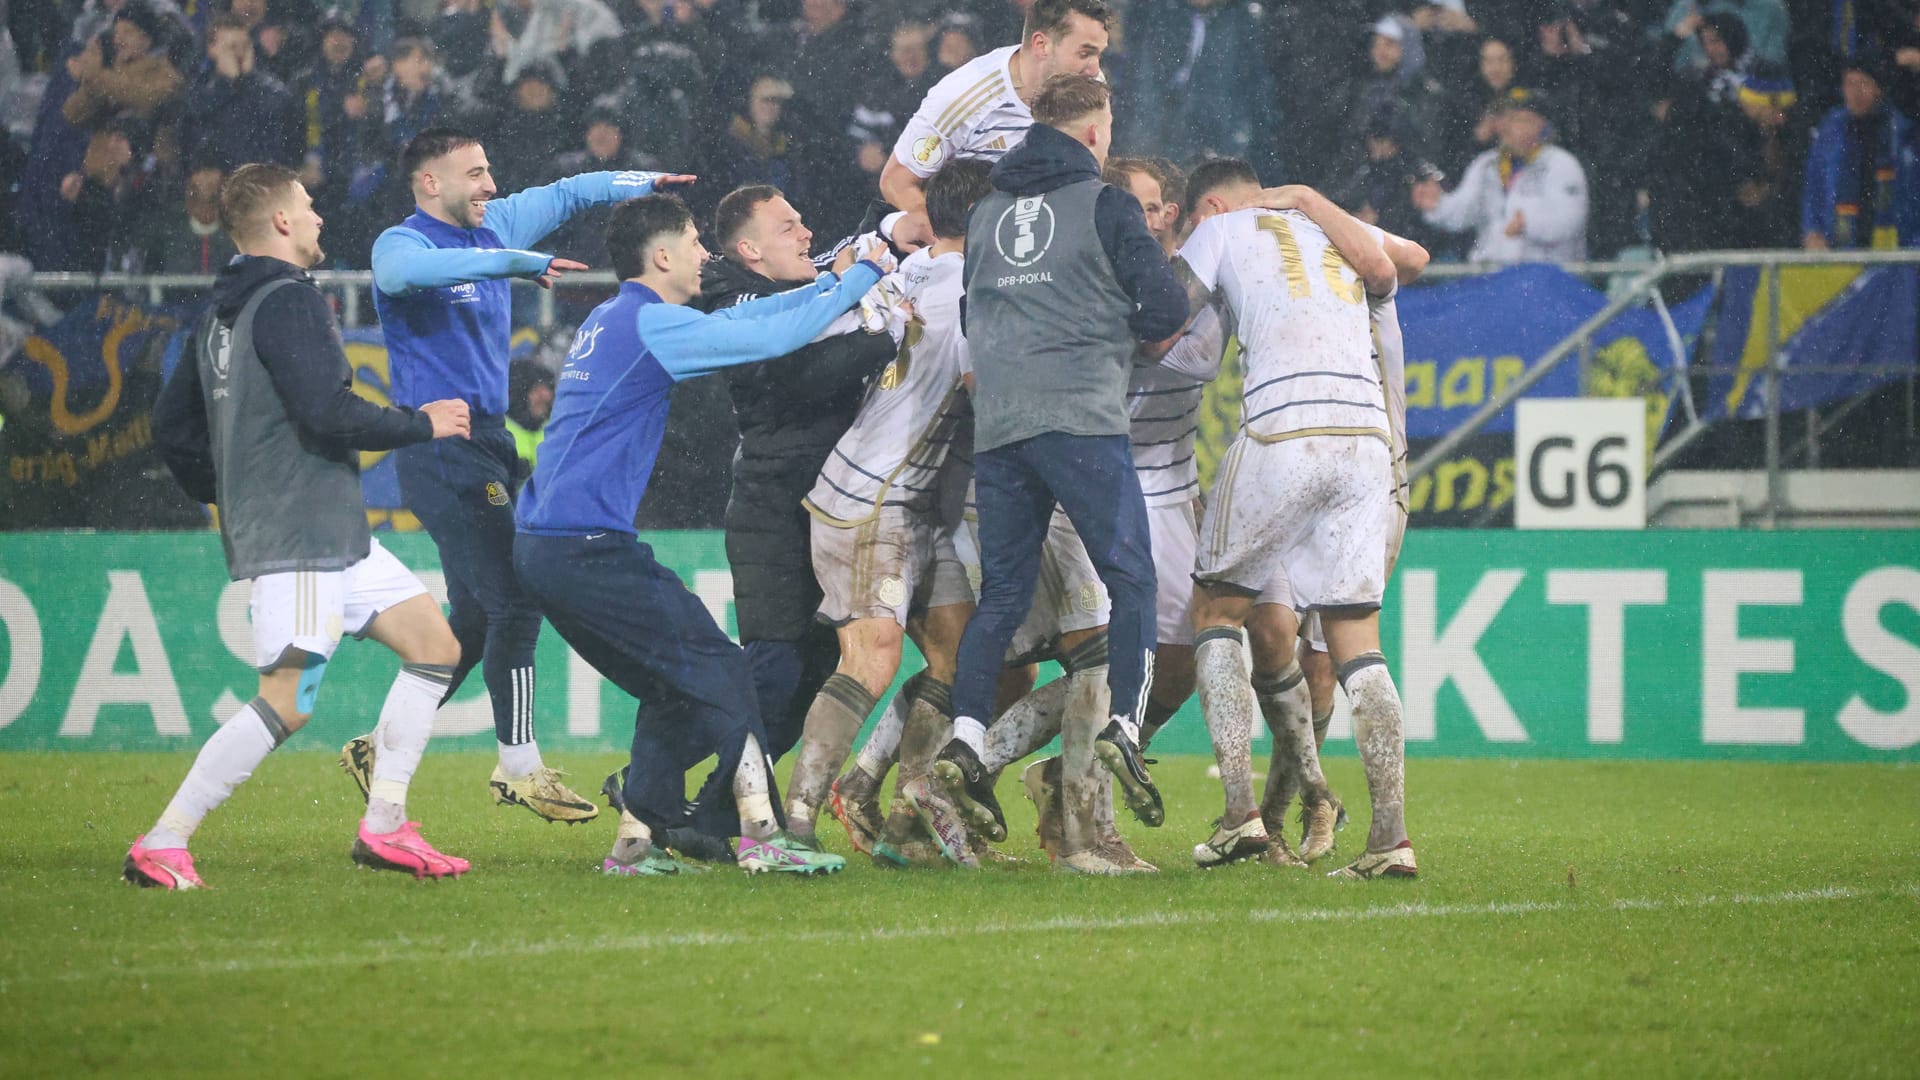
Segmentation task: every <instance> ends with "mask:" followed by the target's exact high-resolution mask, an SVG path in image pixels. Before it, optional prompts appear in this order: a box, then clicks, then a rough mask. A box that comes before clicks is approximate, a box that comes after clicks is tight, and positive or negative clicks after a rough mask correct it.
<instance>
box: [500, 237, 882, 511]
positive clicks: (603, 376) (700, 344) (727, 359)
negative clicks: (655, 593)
mask: <svg viewBox="0 0 1920 1080" xmlns="http://www.w3.org/2000/svg"><path fill="white" fill-rule="evenodd" d="M879 280H880V269H879V267H877V266H875V265H874V264H872V263H870V262H864V261H863V262H858V263H855V264H854V265H853V267H852V268H851V269H849V270H848V271H847V273H846V276H845V277H841V278H835V276H834V275H832V274H823V275H821V276H820V277H819V278H818V279H816V280H815V282H814V283H813V284H812V285H803V286H801V287H800V288H798V289H793V290H791V291H789V292H784V293H780V294H778V295H775V296H767V297H762V298H761V299H759V300H751V301H748V302H747V303H744V304H736V305H735V306H733V307H730V308H722V309H721V310H719V311H716V312H714V313H712V314H704V313H702V312H699V311H696V310H694V309H693V308H690V307H686V306H683V305H680V304H668V303H664V302H662V301H661V299H660V296H659V294H658V293H655V292H654V291H653V290H652V289H649V288H647V287H646V286H645V285H642V284H640V283H639V282H635V281H628V282H625V283H623V284H622V285H621V286H620V292H619V294H618V295H616V296H615V297H614V298H613V299H611V300H609V301H607V302H606V303H604V304H601V305H600V306H599V307H597V308H594V309H593V313H592V314H591V315H588V316H587V321H586V322H584V323H582V324H580V330H579V332H578V333H576V334H575V335H574V339H573V348H572V350H570V351H569V352H568V353H567V363H566V366H565V367H563V368H561V370H560V378H559V379H558V380H557V382H556V385H555V387H554V398H553V414H552V416H551V417H550V418H549V419H548V420H547V426H546V440H545V441H544V442H542V443H541V444H540V456H539V459H538V462H537V463H536V464H535V466H534V470H533V478H532V479H531V480H529V481H527V486H526V489H525V490H524V491H522V492H521V493H520V498H519V499H518V500H517V502H518V509H517V511H516V513H515V518H516V520H517V522H518V525H519V529H520V531H521V532H525V533H536V534H539V535H543V536H584V535H586V534H588V533H598V532H620V533H627V534H628V535H632V534H633V532H634V528H633V519H634V515H635V514H637V513H639V511H640V500H641V498H642V497H643V496H645V495H646V493H647V481H648V480H649V479H650V478H651V477H652V475H653V463H654V460H655V459H656V458H657V457H658V456H659V454H660V440H661V438H662V437H663V436H664V435H665V434H666V428H667V401H668V396H669V394H670V393H671V392H672V390H673V384H674V383H676V382H678V381H680V380H681V379H690V378H692V377H694V376H695V375H705V374H707V373H708V372H712V371H718V370H719V369H721V368H725V367H732V366H734V365H736V364H751V363H754V362H756V361H760V360H771V359H772V358H774V357H776V356H785V355H786V354H787V353H790V352H792V351H794V350H795V349H798V348H799V347H800V346H802V345H805V344H806V343H807V342H809V341H812V340H813V339H814V338H815V337H817V336H818V335H819V334H820V332H821V331H822V330H825V329H826V328H827V325H828V324H829V323H831V322H833V320H834V318H835V317H836V316H838V315H839V314H840V313H841V312H843V311H846V310H847V309H848V308H851V307H852V306H854V305H855V304H857V303H859V301H860V298H861V297H862V296H864V295H866V292H867V290H868V289H871V288H872V287H873V286H874V285H875V284H876V283H878V282H879Z"/></svg>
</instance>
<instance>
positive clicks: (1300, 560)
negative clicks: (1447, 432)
mask: <svg viewBox="0 0 1920 1080" xmlns="http://www.w3.org/2000/svg"><path fill="white" fill-rule="evenodd" d="M1391 469H1392V461H1391V455H1390V452H1389V451H1388V449H1387V446H1386V444H1385V443H1383V442H1381V441H1379V440H1378V439H1371V438H1365V437H1355V436H1338V435H1311V436H1307V437H1304V438H1298V439H1287V440H1284V441H1281V442H1271V443H1267V442H1260V441H1258V440H1256V439H1251V438H1242V439H1240V440H1238V441H1237V442H1235V443H1234V444H1233V445H1232V446H1230V447H1228V448H1227V452H1226V455H1225V456H1224V457H1223V458H1222V459H1221V462H1220V472H1219V476H1218V479H1216V480H1215V481H1214V490H1213V498H1212V499H1210V500H1209V501H1208V504H1207V514H1206V519H1205V520H1204V521H1202V522H1201V525H1200V556H1199V560H1198V566H1197V568H1196V569H1195V571H1194V577H1195V578H1197V579H1199V580H1202V581H1206V582H1210V583H1215V584H1219V585H1224V586H1227V587H1229V588H1234V589H1238V590H1241V591H1243V592H1245V593H1246V594H1247V595H1249V596H1257V597H1260V599H1261V600H1262V601H1263V602H1267V603H1286V604H1288V605H1289V606H1291V607H1293V608H1295V609H1296V610H1300V611H1309V610H1313V609H1315V608H1323V607H1379V606H1380V601H1381V598H1382V597H1383V596H1384V595H1385V593H1386V587H1387V574H1386V551H1387V539H1388V537H1387V531H1388V523H1389V521H1390V520H1392V498H1393V483H1392V476H1391Z"/></svg>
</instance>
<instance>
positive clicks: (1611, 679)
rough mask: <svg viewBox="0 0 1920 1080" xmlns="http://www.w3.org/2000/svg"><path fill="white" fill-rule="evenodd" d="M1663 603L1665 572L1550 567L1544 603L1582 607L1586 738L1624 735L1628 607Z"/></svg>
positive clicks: (1596, 740) (1614, 739)
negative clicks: (1629, 605) (1585, 623)
mask: <svg viewBox="0 0 1920 1080" xmlns="http://www.w3.org/2000/svg"><path fill="white" fill-rule="evenodd" d="M1666 602H1667V572H1666V571H1665V570H1549V571H1547V603H1549V604H1585V605H1586V606H1587V741H1588V742H1590V743H1617V742H1619V741H1620V740H1621V739H1622V738H1624V737H1625V736H1626V727H1627V725H1626V705H1625V700H1626V681H1627V605H1628V604H1664V603H1666Z"/></svg>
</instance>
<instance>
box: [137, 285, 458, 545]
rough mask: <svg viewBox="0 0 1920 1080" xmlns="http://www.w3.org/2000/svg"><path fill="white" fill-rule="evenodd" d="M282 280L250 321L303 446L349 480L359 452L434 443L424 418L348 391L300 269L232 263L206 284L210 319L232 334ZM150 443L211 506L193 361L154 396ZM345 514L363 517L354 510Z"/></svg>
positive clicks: (323, 315)
mask: <svg viewBox="0 0 1920 1080" xmlns="http://www.w3.org/2000/svg"><path fill="white" fill-rule="evenodd" d="M282 278H288V279H291V280H292V281H293V282H294V284H293V285H290V286H288V287H286V288H282V289H278V290H276V291H275V292H274V293H273V294H272V295H271V296H268V297H267V298H266V299H265V300H263V301H261V304H260V308H259V310H258V311H257V312H256V313H255V315H254V327H253V345H254V351H255V352H256V353H257V354H258V355H259V357H260V363H261V366H262V367H263V368H265V369H266V373H267V376H268V378H269V379H271V380H272V382H273V389H274V393H275V395H276V396H277V397H278V398H279V399H280V402H281V405H282V407H283V408H284V409H285V412H286V415H287V418H288V419H289V420H291V421H292V422H293V424H294V426H295V427H296V429H297V433H298V438H299V442H300V444H301V447H302V448H303V449H304V450H306V451H307V452H308V453H310V454H312V455H313V456H314V457H317V458H320V459H322V460H323V461H325V462H328V463H331V464H333V465H336V466H340V467H344V468H349V469H352V470H353V471H355V472H356V473H357V472H358V471H359V468H360V458H359V451H361V450H392V449H396V448H398V447H402V446H410V445H412V444H414V443H421V442H426V441H428V440H429V439H431V438H433V420H432V419H431V418H430V417H428V416H427V415H426V414H425V413H422V412H417V411H415V410H413V409H409V408H405V407H392V408H388V407H384V406H380V405H376V404H374V403H373V402H371V401H368V400H367V399H365V398H363V397H360V396H359V395H358V394H355V393H354V392H353V369H352V367H351V366H350V365H349V364H348V363H347V356H346V352H345V351H344V350H343V349H342V348H341V345H340V334H339V331H338V330H337V329H336V328H335V327H334V322H333V312H332V309H330V308H329V307H328V306H327V300H326V297H324V296H322V295H321V294H320V290H319V289H317V288H315V287H314V285H313V279H312V278H311V277H309V276H308V275H307V272H306V271H305V270H302V269H300V268H299V267H297V266H294V265H293V264H291V263H286V262H282V261H280V260H279V259H272V258H261V257H254V256H247V257H242V258H238V259H235V260H234V261H233V262H231V263H228V264H227V266H226V267H225V268H224V269H222V270H221V271H220V276H219V277H218V278H217V279H216V280H215V282H214V286H213V311H212V312H211V316H210V317H212V318H215V319H218V320H219V321H220V323H221V324H223V325H231V324H232V323H233V320H234V319H235V318H237V317H238V316H239V314H240V310H241V309H242V308H243V307H245V306H246V303H247V300H248V298H249V297H251V296H252V295H253V294H254V293H255V292H256V291H258V290H259V289H261V288H262V287H264V286H266V285H267V284H269V283H271V282H274V281H278V280H280V279H282ZM198 336H199V335H197V334H196V335H195V337H196V339H197V338H198ZM242 422H245V421H244V418H243V421H242ZM153 436H154V442H155V444H156V445H157V446H158V447H159V450H160V454H161V457H162V458H163V459H164V460H165V461H166V463H167V468H168V469H169V470H171V471H172V472H173V475H174V478H175V479H177V480H178V481H179V482H180V486H181V487H183V488H185V489H186V491H187V494H189V495H191V496H193V497H194V498H195V499H197V500H199V501H200V502H203V503H210V502H215V501H216V477H215V471H214V447H213V445H212V435H211V430H210V427H209V424H208V417H207V405H206V399H205V396H204V394H203V390H202V385H201V378H200V369H199V365H198V364H197V363H196V362H195V358H194V357H193V356H192V355H186V356H182V357H181V358H180V362H179V364H178V365H177V366H176V367H175V368H174V370H173V376H172V377H171V378H169V379H168V380H167V383H166V385H165V386H164V387H162V388H161V391H160V398H159V400H158V401H157V402H156V403H155V404H154V409H153ZM299 497H300V496H299V493H298V492H289V493H287V498H288V499H289V500H290V506H295V505H297V500H298V499H299ZM352 510H353V512H354V513H355V514H361V513H362V510H361V508H360V506H359V505H357V504H356V505H355V506H354V507H353V508H352ZM311 512H313V510H312V508H309V509H308V510H305V511H300V513H311ZM295 516H297V514H296V515H295Z"/></svg>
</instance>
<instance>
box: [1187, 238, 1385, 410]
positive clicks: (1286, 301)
mask: <svg viewBox="0 0 1920 1080" xmlns="http://www.w3.org/2000/svg"><path fill="white" fill-rule="evenodd" d="M1180 258H1181V259H1182V260H1184V261H1185V262H1186V264H1187V266H1188V267H1189V268H1190V269H1191V270H1192V271H1193V273H1194V275H1195V277H1197V278H1198V279H1199V280H1200V283H1201V284H1202V285H1203V286H1205V287H1206V288H1208V289H1211V290H1213V291H1214V292H1215V294H1216V297H1217V298H1218V300H1219V302H1220V303H1222V304H1223V305H1224V306H1225V309H1226V313H1227V320H1228V322H1229V324H1230V325H1231V326H1232V330H1233V333H1234V334H1235V336H1237V337H1238V338H1239V339H1240V363H1241V370H1242V372H1243V380H1244V381H1243V387H1242V390H1241V396H1240V400H1241V406H1240V407H1241V413H1240V415H1241V426H1242V428H1243V429H1244V430H1245V431H1246V432H1247V434H1248V435H1250V436H1252V437H1253V438H1255V439H1258V440H1260V441H1262V442H1275V441H1278V440H1281V439H1293V438H1299V437H1301V436H1306V435H1370V436H1373V437H1375V438H1378V439H1380V440H1381V441H1382V442H1387V441H1388V438H1389V437H1388V429H1387V406H1386V399H1385V396H1384V393H1383V391H1382V390H1381V387H1380V372H1379V369H1378V367H1376V365H1375V363H1374V355H1373V340H1372V330H1371V322H1370V319H1369V317H1368V310H1367V308H1368V305H1367V303H1366V300H1367V288H1366V285H1365V284H1364V283H1363V282H1361V281H1360V280H1359V279H1358V278H1357V277H1356V276H1355V274H1354V271H1353V268H1352V267H1351V266H1349V265H1348V264H1347V260H1346V259H1345V258H1344V257H1343V256H1342V255H1341V254H1340V251H1339V249H1338V248H1336V247H1334V246H1333V242H1332V241H1331V240H1329V239H1328V238H1327V234H1326V233H1324V232H1322V231H1321V230H1320V227H1319V226H1317V225H1315V224H1314V223H1313V222H1312V221H1311V220H1309V219H1308V218H1307V216H1306V215H1305V214H1302V213H1299V212H1297V211H1292V210H1279V211H1275V210H1260V209H1249V210H1238V211H1235V212H1233V213H1230V214H1220V215H1217V216H1215V217H1211V218H1208V219H1207V220H1206V221H1203V222H1201V223H1200V225H1199V227H1197V228H1195V229H1194V230H1193V235H1191V236H1190V237H1188V238H1187V242H1186V244H1184V245H1183V246H1182V247H1181V249H1180Z"/></svg>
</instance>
